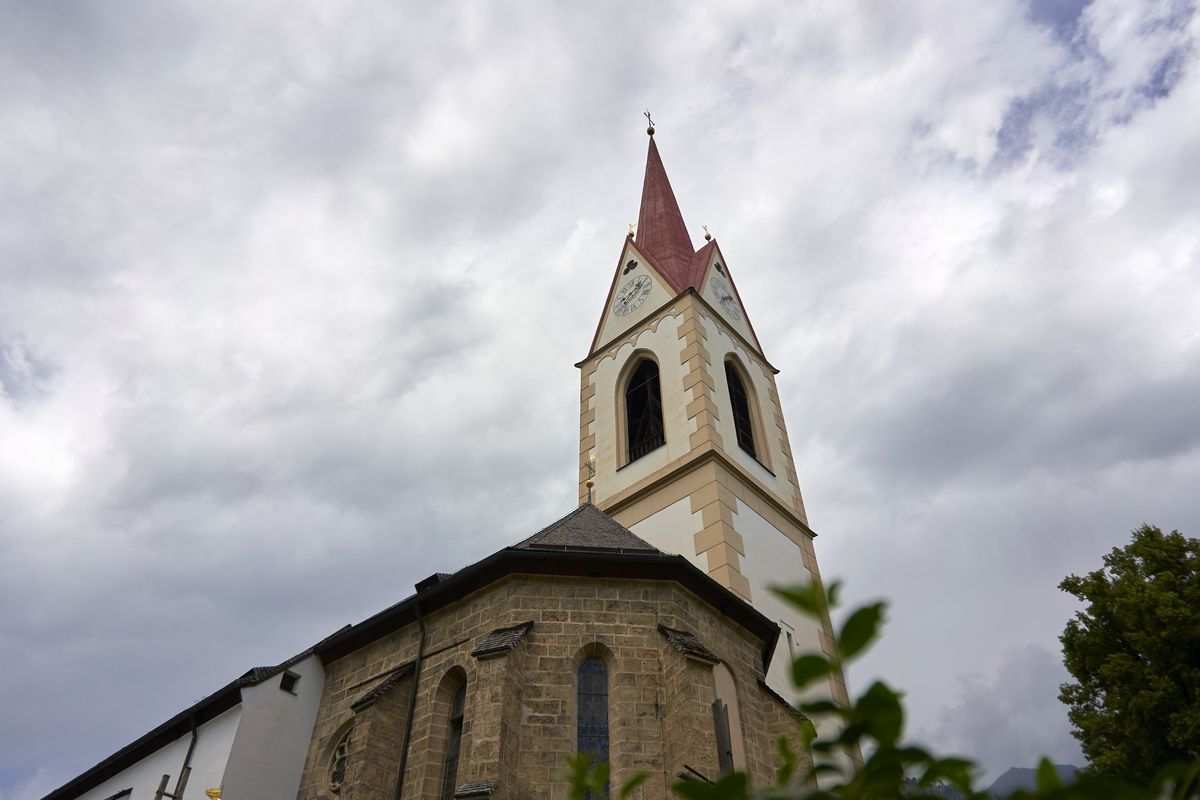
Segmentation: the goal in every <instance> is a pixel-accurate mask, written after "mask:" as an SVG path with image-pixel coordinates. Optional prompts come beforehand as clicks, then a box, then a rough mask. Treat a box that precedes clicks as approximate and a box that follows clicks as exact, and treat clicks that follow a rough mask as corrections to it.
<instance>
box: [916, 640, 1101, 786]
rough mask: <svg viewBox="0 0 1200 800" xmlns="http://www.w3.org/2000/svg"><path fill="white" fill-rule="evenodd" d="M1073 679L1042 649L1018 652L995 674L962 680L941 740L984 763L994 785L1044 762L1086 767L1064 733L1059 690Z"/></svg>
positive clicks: (1006, 658)
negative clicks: (1009, 774) (1003, 776)
mask: <svg viewBox="0 0 1200 800" xmlns="http://www.w3.org/2000/svg"><path fill="white" fill-rule="evenodd" d="M1068 677H1069V676H1068V675H1067V672H1066V670H1065V669H1064V668H1063V666H1062V663H1061V660H1060V659H1058V658H1056V657H1055V655H1054V654H1053V653H1051V652H1049V651H1048V650H1046V649H1045V648H1043V647H1041V646H1039V645H1025V646H1023V647H1014V648H1012V649H1011V650H1009V651H1008V652H1007V653H1005V655H1004V657H1003V660H1002V661H1001V662H1000V663H999V664H997V665H996V667H995V671H994V673H991V672H989V673H987V676H986V677H983V676H979V675H969V676H960V677H959V690H958V697H956V698H955V699H954V700H953V701H951V702H950V703H949V704H947V705H946V706H945V707H943V708H942V710H941V712H940V714H939V716H940V720H941V724H940V729H939V730H938V731H937V734H936V735H937V736H938V738H939V739H941V740H942V741H948V742H954V743H955V745H956V746H957V747H958V748H959V749H960V751H961V752H964V753H968V754H970V755H972V756H974V757H976V758H978V759H979V760H980V762H981V763H982V764H983V765H984V766H985V767H986V769H987V772H988V778H987V779H986V781H985V783H986V782H990V781H991V780H994V779H995V778H996V777H998V776H999V774H1000V773H1002V772H1003V771H1004V770H1006V769H1007V768H1009V767H1023V768H1030V767H1034V766H1036V765H1037V762H1038V759H1039V758H1041V757H1042V756H1047V757H1049V758H1050V759H1051V760H1052V761H1054V762H1055V763H1057V764H1074V765H1076V766H1082V765H1084V763H1085V761H1084V758H1083V753H1082V752H1081V751H1080V749H1079V745H1078V743H1077V742H1076V741H1075V740H1074V739H1073V738H1072V737H1071V736H1070V734H1069V733H1068V732H1067V731H1066V730H1065V722H1066V708H1065V707H1064V706H1062V705H1061V704H1060V703H1059V702H1058V700H1057V697H1058V685H1059V684H1060V683H1062V682H1063V681H1065V680H1066V679H1067V678H1068Z"/></svg>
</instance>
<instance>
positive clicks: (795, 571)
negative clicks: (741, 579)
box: [734, 500, 840, 737]
mask: <svg viewBox="0 0 1200 800" xmlns="http://www.w3.org/2000/svg"><path fill="white" fill-rule="evenodd" d="M734 527H735V528H736V529H737V531H738V533H740V534H741V535H742V540H743V541H744V542H745V545H746V554H745V556H744V557H743V558H742V574H743V575H745V576H746V579H747V580H749V581H750V592H751V595H752V596H753V597H754V607H755V608H757V609H758V610H759V611H760V612H762V613H763V614H764V615H765V616H767V617H769V618H771V619H772V620H774V621H775V622H777V623H782V626H786V627H784V633H782V634H780V641H779V643H778V644H777V645H776V647H775V653H774V655H773V657H772V658H771V665H770V668H769V669H768V670H767V679H766V680H767V685H768V686H770V687H771V688H772V689H774V690H775V691H776V692H778V693H779V694H781V695H783V696H784V697H786V698H788V699H789V700H791V701H793V702H795V701H797V700H815V699H818V698H824V699H832V697H831V693H830V691H829V687H828V685H827V684H826V683H824V682H821V683H818V684H817V685H815V686H812V687H810V688H809V689H807V690H806V691H804V692H803V693H797V692H796V691H795V689H793V688H792V680H791V667H790V663H791V653H789V652H788V643H787V637H786V631H787V630H788V629H790V630H791V631H792V632H793V637H794V640H795V650H796V652H797V653H803V652H816V653H819V652H821V638H820V626H819V624H818V623H817V621H816V620H814V619H812V618H811V617H806V616H804V615H802V614H800V613H799V612H797V611H795V610H794V609H792V608H791V606H788V605H787V604H785V603H784V602H783V601H782V600H780V599H778V598H777V597H776V596H775V595H774V594H772V593H771V591H770V587H772V586H792V585H795V584H797V583H803V582H806V581H809V580H811V578H812V575H811V573H810V572H809V571H808V569H807V568H806V567H805V566H804V562H803V561H802V560H801V555H800V548H799V546H797V545H796V544H795V543H794V542H792V540H790V539H788V538H787V536H785V535H784V534H783V533H782V532H781V531H779V530H778V529H776V527H775V526H774V525H772V524H771V523H770V522H768V521H767V520H766V519H764V518H763V517H761V516H760V515H759V514H758V513H757V512H755V511H754V509H752V508H750V507H749V506H747V505H746V504H745V503H743V502H742V501H741V500H739V501H738V504H737V514H736V519H735V520H734ZM817 730H818V732H819V733H820V734H821V735H822V736H829V737H835V736H837V734H838V731H839V730H840V729H839V727H838V725H837V723H836V721H834V720H833V719H829V718H826V719H824V720H822V721H820V722H818V724H817Z"/></svg>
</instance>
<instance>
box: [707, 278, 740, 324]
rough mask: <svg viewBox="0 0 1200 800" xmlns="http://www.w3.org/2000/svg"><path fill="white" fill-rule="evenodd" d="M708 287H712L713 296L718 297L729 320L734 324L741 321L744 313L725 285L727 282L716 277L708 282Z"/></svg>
mask: <svg viewBox="0 0 1200 800" xmlns="http://www.w3.org/2000/svg"><path fill="white" fill-rule="evenodd" d="M718 266H719V265H718ZM708 285H709V286H710V287H712V290H713V294H714V295H716V297H717V302H718V303H720V304H721V308H723V309H725V313H726V314H728V315H729V318H730V319H732V320H733V321H734V322H737V321H738V320H740V319H741V318H742V312H741V311H739V310H738V304H737V300H734V299H733V292H732V291H731V290H730V288H729V287H728V286H726V285H725V281H723V280H721V279H720V278H718V277H717V276H716V275H714V276H713V277H712V280H710V281H709V282H708Z"/></svg>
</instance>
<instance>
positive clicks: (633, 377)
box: [625, 358, 667, 463]
mask: <svg viewBox="0 0 1200 800" xmlns="http://www.w3.org/2000/svg"><path fill="white" fill-rule="evenodd" d="M625 436H626V446H627V448H628V450H627V452H628V455H629V457H628V459H627V460H626V463H628V462H631V461H637V460H638V459H639V458H641V457H642V456H644V455H646V454H647V453H649V452H650V451H651V450H655V449H657V448H659V447H662V446H663V444H665V443H666V441H667V440H666V434H665V431H664V428H663V410H662V390H661V389H660V388H659V382H658V364H656V363H654V361H653V360H652V359H649V358H643V359H642V360H641V361H639V362H638V363H637V365H636V366H635V367H634V369H633V372H632V374H630V376H629V380H628V382H627V383H626V384H625Z"/></svg>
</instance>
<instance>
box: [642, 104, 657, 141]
mask: <svg viewBox="0 0 1200 800" xmlns="http://www.w3.org/2000/svg"><path fill="white" fill-rule="evenodd" d="M642 116H643V117H645V118H646V125H647V128H646V133H648V134H650V135H651V136H653V135H654V120H652V119H650V109H646V111H645V113H644V114H642Z"/></svg>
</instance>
